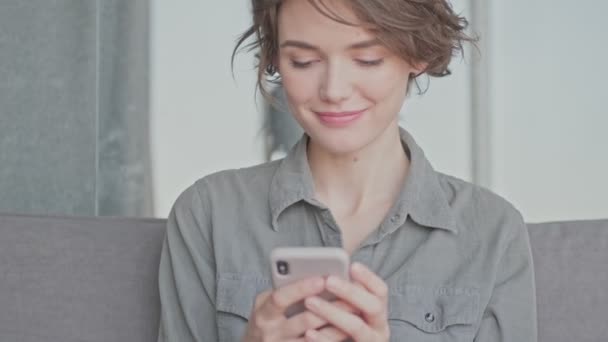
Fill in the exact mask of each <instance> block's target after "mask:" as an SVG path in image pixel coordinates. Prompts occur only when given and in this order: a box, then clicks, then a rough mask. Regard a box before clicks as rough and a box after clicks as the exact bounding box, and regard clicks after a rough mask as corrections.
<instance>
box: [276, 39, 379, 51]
mask: <svg viewBox="0 0 608 342" xmlns="http://www.w3.org/2000/svg"><path fill="white" fill-rule="evenodd" d="M377 45H382V43H381V42H380V40H379V39H370V40H365V41H362V42H358V43H354V44H351V45H349V46H348V48H347V49H348V50H361V49H366V48H369V47H373V46H377ZM288 46H291V47H296V48H300V49H304V50H313V51H320V50H321V49H319V47H318V46H315V45H312V44H308V43H306V42H302V41H298V40H286V41H284V42H283V43H281V46H280V47H281V48H284V47H288Z"/></svg>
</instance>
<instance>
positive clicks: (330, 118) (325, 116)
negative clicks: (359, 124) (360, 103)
mask: <svg viewBox="0 0 608 342" xmlns="http://www.w3.org/2000/svg"><path fill="white" fill-rule="evenodd" d="M365 111H366V110H365V109H364V110H356V111H344V112H315V114H317V116H318V117H319V119H320V120H321V122H323V123H324V124H327V125H330V126H344V125H347V124H350V123H351V122H354V121H356V120H357V119H359V118H360V117H361V116H362V115H363V113H365Z"/></svg>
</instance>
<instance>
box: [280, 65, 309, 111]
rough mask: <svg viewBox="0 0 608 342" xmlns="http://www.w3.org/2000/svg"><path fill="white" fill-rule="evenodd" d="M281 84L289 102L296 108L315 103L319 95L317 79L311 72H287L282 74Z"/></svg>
mask: <svg viewBox="0 0 608 342" xmlns="http://www.w3.org/2000/svg"><path fill="white" fill-rule="evenodd" d="M281 83H282V84H283V89H284V90H285V93H286V95H287V97H288V98H289V101H290V102H291V103H292V104H293V105H295V106H299V105H302V104H305V103H308V102H311V101H313V100H314V99H315V97H316V96H317V93H318V82H317V77H316V76H315V75H314V73H311V72H302V71H296V70H289V71H286V72H284V73H281Z"/></svg>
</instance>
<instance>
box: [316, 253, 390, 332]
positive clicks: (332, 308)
mask: <svg viewBox="0 0 608 342" xmlns="http://www.w3.org/2000/svg"><path fill="white" fill-rule="evenodd" d="M351 279H352V282H347V281H345V280H342V279H340V278H338V277H333V276H332V277H329V278H328V279H327V281H326V286H325V287H326V289H327V290H328V291H329V292H331V293H333V294H334V295H336V296H337V297H338V299H340V300H341V301H344V302H346V303H347V304H349V305H350V306H352V307H353V308H354V309H355V311H357V312H359V313H360V314H358V315H357V314H353V313H351V312H348V311H346V310H344V309H342V307H340V306H337V305H335V304H334V303H330V302H327V301H325V300H323V299H321V298H319V297H318V296H314V297H309V298H307V299H306V301H305V303H306V308H307V309H308V310H310V311H311V312H312V313H314V314H315V317H316V318H320V319H323V320H325V321H327V322H328V323H329V324H330V326H328V327H324V328H322V329H320V330H319V329H315V328H311V329H309V330H307V331H306V335H305V336H306V341H320V342H330V341H331V342H333V341H343V340H345V338H348V337H350V338H351V339H352V340H354V341H356V342H368V341H369V342H372V341H373V342H381V341H388V340H389V338H390V328H389V325H388V313H387V311H388V309H387V307H388V287H387V286H386V283H385V282H384V281H383V280H382V279H381V278H380V277H378V276H377V275H376V274H374V273H373V272H372V271H370V270H369V269H368V268H367V267H365V266H363V265H362V264H359V263H354V264H353V265H352V266H351Z"/></svg>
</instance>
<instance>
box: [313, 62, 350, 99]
mask: <svg viewBox="0 0 608 342" xmlns="http://www.w3.org/2000/svg"><path fill="white" fill-rule="evenodd" d="M346 69H347V68H346V67H345V66H344V65H340V63H328V66H327V68H326V70H325V74H324V75H323V80H322V82H321V86H320V88H319V92H320V94H319V95H320V97H321V99H322V100H323V101H325V102H330V103H340V102H342V101H344V100H346V99H348V98H349V97H350V95H351V93H352V91H353V85H352V82H351V80H350V78H349V72H348V70H346Z"/></svg>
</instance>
